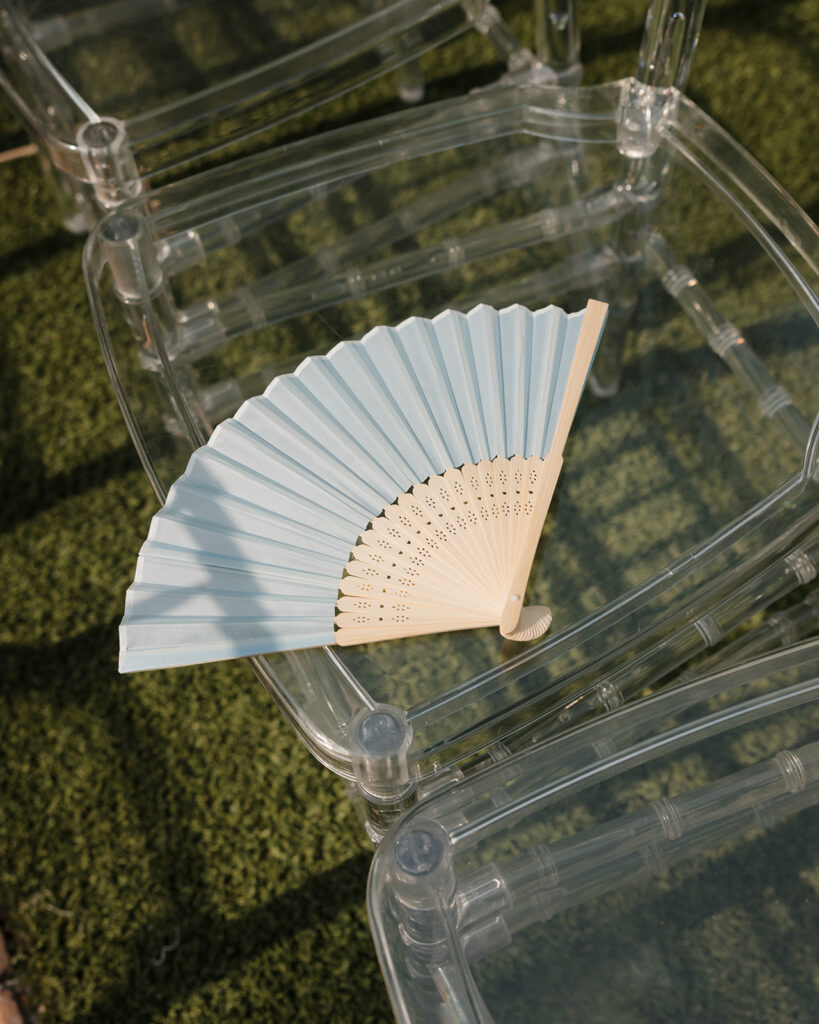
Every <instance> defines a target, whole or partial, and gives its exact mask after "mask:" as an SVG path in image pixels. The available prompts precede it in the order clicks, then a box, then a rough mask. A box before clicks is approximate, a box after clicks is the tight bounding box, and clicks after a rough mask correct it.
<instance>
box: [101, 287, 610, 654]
mask: <svg viewBox="0 0 819 1024" xmlns="http://www.w3.org/2000/svg"><path fill="white" fill-rule="evenodd" d="M605 316H606V306H605V305H604V304H602V303H599V302H595V301H593V300H592V301H590V302H589V304H588V306H587V308H586V310H585V311H582V312H580V313H573V314H571V315H567V314H566V313H564V312H563V311H562V310H560V309H558V308H556V307H554V306H550V307H548V308H546V309H543V310H540V311H538V312H536V313H531V312H530V311H529V310H527V309H524V308H523V307H521V306H512V307H510V308H509V309H504V310H501V311H500V312H498V311H497V310H495V309H492V308H491V307H489V306H478V307H476V308H475V309H473V310H472V311H471V312H470V313H469V314H467V315H463V314H461V313H456V312H453V311H451V310H447V311H446V312H444V313H441V314H440V315H439V316H437V317H436V318H435V319H434V320H432V321H430V320H425V319H421V318H418V317H413V318H412V319H410V320H407V321H405V322H404V323H402V324H401V325H400V326H399V327H397V328H389V327H376V328H375V329H374V330H372V331H370V333H369V334H367V335H366V336H365V338H364V339H363V340H362V341H360V342H342V343H341V344H339V345H337V346H336V347H335V348H334V349H333V350H332V351H331V352H330V353H329V354H328V355H327V356H320V357H313V358H309V359H307V360H305V362H304V363H302V364H301V366H300V367H299V368H298V370H297V371H296V372H295V373H294V374H290V375H287V376H282V377H277V378H276V379H275V380H274V381H273V382H272V384H271V385H270V386H269V387H268V388H267V390H266V391H265V392H264V394H262V395H260V396H258V397H256V398H253V399H250V400H249V401H248V402H245V404H244V405H243V406H242V407H241V408H240V409H239V411H238V412H237V413H236V415H235V416H234V417H233V418H232V419H230V420H227V421H225V422H224V423H222V424H220V426H218V427H217V428H216V430H215V431H214V433H213V436H212V437H211V439H210V441H209V442H208V444H207V445H206V446H204V447H203V448H200V449H199V450H198V451H197V452H195V453H194V454H193V456H192V457H191V460H190V462H189V464H188V467H187V469H186V471H185V473H184V474H183V476H182V477H180V478H179V480H177V481H176V483H175V484H174V485H173V487H172V488H171V490H170V493H169V494H168V500H167V503H166V505H165V507H164V508H163V509H162V510H161V511H160V512H159V513H157V515H156V516H154V518H153V521H152V523H151V528H150V531H149V534H148V539H147V540H146V542H145V544H144V545H143V547H142V550H141V552H140V555H139V558H138V561H137V568H136V574H135V579H134V583H133V584H132V585H131V587H130V588H129V590H128V593H127V595H126V603H125V616H124V618H123V622H122V625H121V627H120V669H121V670H122V671H134V670H138V669H148V668H162V667H171V666H174V665H183V664H193V663H197V662H204V661H215V660H220V659H223V658H235V657H241V656H246V655H253V654H263V653H268V652H273V651H279V650H291V649H294V648H299V647H313V646H319V645H323V644H331V643H339V644H353V643H363V642H367V641H372V640H383V639H391V638H396V637H401V636H413V635H417V634H420V633H430V632H442V631H445V630H451V629H466V628H474V627H478V626H500V629H501V632H503V634H504V635H505V636H512V637H515V638H517V639H532V638H534V637H536V636H539V635H541V634H542V633H543V632H544V631H545V630H546V629H547V628H548V625H549V621H550V618H551V616H550V613H549V611H548V609H546V608H534V609H521V605H522V598H523V593H524V591H525V589H526V581H527V579H528V576H529V571H530V569H531V564H532V561H533V559H534V554H535V549H536V546H537V541H538V538H539V536H540V534H541V531H542V528H543V521H544V519H545V516H546V512H547V511H548V507H549V503H550V501H551V497H552V494H553V491H554V487H555V484H556V482H557V478H558V475H559V473H560V467H561V465H562V452H563V448H564V445H565V442H566V437H567V435H568V432H569V428H570V426H571V422H572V419H573V417H574V413H575V410H576V408H577V404H578V402H579V400H580V395H581V393H582V390H583V386H584V384H585V381H586V377H587V375H588V372H589V368H590V366H591V362H592V359H593V357H594V353H595V351H596V348H597V344H598V341H599V337H600V334H601V331H602V328H603V324H604V321H605Z"/></svg>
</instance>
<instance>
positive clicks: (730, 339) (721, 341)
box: [708, 324, 745, 359]
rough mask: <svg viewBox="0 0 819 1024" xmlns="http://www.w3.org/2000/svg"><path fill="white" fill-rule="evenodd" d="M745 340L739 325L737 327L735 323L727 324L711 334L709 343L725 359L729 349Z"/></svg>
mask: <svg viewBox="0 0 819 1024" xmlns="http://www.w3.org/2000/svg"><path fill="white" fill-rule="evenodd" d="M744 340H745V339H744V338H743V337H742V332H741V331H740V330H739V328H738V327H735V326H734V324H725V325H724V326H722V327H720V328H719V330H717V331H714V332H713V333H712V334H710V335H709V338H708V344H709V345H710V346H711V348H712V349H713V350H714V351H715V352H716V354H717V355H718V356H719V357H720V359H724V358H725V355H726V353H727V352H728V350H729V349H732V348H733V347H734V345H741V344H743V342H744Z"/></svg>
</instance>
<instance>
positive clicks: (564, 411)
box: [499, 299, 609, 636]
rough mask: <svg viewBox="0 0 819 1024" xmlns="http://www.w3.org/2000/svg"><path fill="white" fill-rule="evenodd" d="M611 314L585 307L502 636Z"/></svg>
mask: <svg viewBox="0 0 819 1024" xmlns="http://www.w3.org/2000/svg"><path fill="white" fill-rule="evenodd" d="M608 311H609V307H608V305H607V304H606V303H605V302H598V301H597V299H589V301H588V303H587V304H586V312H585V315H584V316H583V324H582V326H581V328H580V334H579V336H578V339H577V348H576V350H575V352H576V355H575V359H574V362H573V364H572V369H571V374H570V376H569V380H568V383H567V385H566V393H565V396H564V398H563V405H562V408H561V411H560V416H559V417H558V421H557V426H556V429H555V436H554V441H553V443H552V449H551V451H550V452H549V454H548V455H547V456H546V467H544V472H543V474H542V477H541V479H539V480H538V487H537V493H536V494H535V501H534V512H533V514H532V518H531V519H530V520H529V526H528V529H527V531H526V538H525V540H524V543H523V545H522V547H521V553H520V558H519V560H518V564H517V567H516V568H515V573H514V576H513V577H512V585H511V587H510V590H509V595H508V596H507V598H506V604H505V605H504V608H503V612H502V613H501V619H500V627H499V628H500V632H501V634H502V635H503V636H506V635H507V634H510V633H513V632H514V631H515V627H516V626H517V624H518V620H519V619H520V613H521V611H522V609H523V595H524V593H525V591H526V585H527V583H528V581H529V573H530V572H531V571H532V562H533V561H534V560H535V552H536V551H537V545H538V541H539V540H540V536H541V534H542V533H543V524H544V523H545V521H546V514H547V512H548V511H549V505H550V504H551V502H552V495H553V494H554V490H555V487H556V486H557V478H558V477H559V476H560V470H561V467H562V466H563V449H564V447H565V445H566V439H567V437H568V436H569V430H570V428H571V425H572V420H573V419H574V414H575V412H576V411H577V406H578V404H579V403H580V396H581V394H582V393H583V388H584V386H585V384H586V378H587V376H588V373H589V367H590V366H591V361H592V357H593V356H594V353H595V351H596V350H597V342H598V339H599V338H600V334H601V332H602V330H603V327H604V325H605V323H606V316H607V315H608Z"/></svg>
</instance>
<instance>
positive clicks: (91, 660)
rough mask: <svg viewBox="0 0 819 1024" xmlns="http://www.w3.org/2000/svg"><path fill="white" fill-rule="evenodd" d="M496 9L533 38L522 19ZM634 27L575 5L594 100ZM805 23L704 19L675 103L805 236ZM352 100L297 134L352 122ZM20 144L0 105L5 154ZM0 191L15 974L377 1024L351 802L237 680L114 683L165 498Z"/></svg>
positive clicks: (39, 224) (127, 993)
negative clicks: (783, 203) (136, 581)
mask: <svg viewBox="0 0 819 1024" xmlns="http://www.w3.org/2000/svg"><path fill="white" fill-rule="evenodd" d="M501 6H502V9H503V10H504V11H505V12H508V16H509V19H510V21H511V22H512V23H513V25H514V26H515V28H516V29H517V30H518V31H519V32H520V34H521V35H522V36H523V37H524V38H525V39H526V40H527V41H530V42H531V41H532V39H533V31H532V27H531V24H530V20H529V5H528V4H527V3H524V2H522V0H516V2H514V3H508V4H501ZM644 9H645V4H644V2H643V0H597V2H589V0H586V2H581V28H582V32H583V37H584V43H583V52H584V60H585V68H586V71H585V80H586V81H587V82H589V83H591V82H601V81H605V80H608V79H612V78H616V77H620V76H622V75H625V74H628V73H629V72H631V71H632V70H633V68H634V65H635V60H636V53H637V47H638V44H639V38H640V31H641V23H642V18H643V14H644ZM817 24H819V3H817V0H779V2H776V3H771V2H770V0H750V2H740V0H722V2H717V0H715V2H713V3H712V4H711V5H710V7H709V10H708V12H707V13H706V19H705V26H704V31H703V36H702V39H701V43H700V48H699V51H698V53H697V57H696V60H695V64H694V68H693V73H692V77H691V81H690V86H689V89H688V92H689V94H690V95H691V96H692V98H693V99H694V100H695V101H696V102H698V103H699V104H700V105H701V106H702V107H703V108H704V109H705V110H706V111H708V112H709V113H711V114H712V115H713V116H714V117H715V118H716V119H717V120H718V121H719V122H720V123H721V124H722V125H723V126H724V127H726V128H727V129H728V130H729V131H730V132H731V133H732V134H733V135H734V136H735V137H736V138H737V139H738V140H739V141H740V142H741V143H742V144H743V145H744V146H745V147H746V148H747V149H749V150H750V152H751V153H753V154H754V155H755V156H756V157H757V158H758V159H759V160H760V161H761V163H762V164H763V165H764V166H765V167H766V168H767V169H768V170H769V171H771V173H772V174H773V175H774V177H776V178H777V179H778V180H779V181H780V182H781V183H782V185H783V186H784V187H785V188H786V189H787V190H788V191H789V192H790V193H791V195H792V196H793V197H794V198H795V199H796V200H797V202H799V203H800V204H801V205H803V206H804V207H805V208H806V209H807V210H808V212H809V213H811V214H812V215H813V216H814V217H816V216H817V214H819V207H817V199H819V192H818V191H817V180H816V175H815V154H816V139H817V136H819V96H817V88H816V80H815V67H816V55H817V28H816V26H817ZM478 42H479V43H480V40H479V41H478ZM427 63H428V70H429V72H430V76H431V78H432V84H431V87H430V94H431V96H432V97H433V98H442V97H444V96H447V95H455V94H457V93H458V92H459V91H463V90H465V89H467V88H469V87H471V86H473V85H476V84H482V83H485V82H486V81H488V80H490V79H491V77H492V74H493V73H494V70H495V69H494V68H493V66H492V64H491V60H490V58H489V57H488V55H487V51H486V49H485V48H484V47H483V44H481V45H478V43H475V41H474V39H473V37H467V38H466V39H465V40H463V41H462V42H460V43H458V44H455V45H453V46H452V47H450V48H448V50H447V51H446V54H445V55H444V56H437V55H433V56H432V57H431V58H430V60H429V61H428V62H427ZM387 92H388V91H385V93H384V96H385V98H384V100H383V102H382V103H381V108H380V109H388V108H391V107H393V106H395V105H396V104H395V101H394V100H392V99H391V98H389V96H388V95H387ZM368 96H369V101H370V106H367V104H366V103H364V102H363V101H359V100H358V99H356V98H355V97H348V98H346V99H345V100H343V101H342V102H339V103H337V104H335V105H334V106H333V107H331V108H329V110H326V111H323V112H320V113H316V114H315V115H312V120H311V117H305V118H303V119H302V121H301V123H300V130H302V131H308V130H310V128H311V126H312V127H313V128H315V127H317V126H323V125H326V124H334V125H335V124H341V123H345V122H348V121H351V120H353V119H354V118H356V117H359V116H362V112H365V113H366V112H369V111H370V110H371V105H372V104H371V101H372V98H373V96H375V97H376V98H378V96H380V93H378V92H377V91H375V92H373V91H370V92H369V93H368ZM23 141H25V140H24V136H23V133H22V132H21V130H20V129H19V127H18V126H17V125H16V123H15V122H14V120H13V118H12V117H11V115H10V114H8V113H7V112H5V111H3V113H2V116H0V149H8V148H10V147H12V146H14V145H19V144H20V143H22V142H23ZM210 162H211V163H213V162H214V161H213V158H210ZM0 196H2V202H3V216H2V218H0V315H2V324H3V326H2V329H0V367H2V371H1V372H0V482H1V486H2V490H1V491H0V495H1V496H2V497H1V499H0V581H2V587H1V588H0V631H1V632H0V702H1V703H0V757H2V774H0V785H1V786H2V796H0V927H2V930H3V931H4V932H5V933H6V935H7V937H8V939H9V942H10V944H11V948H12V952H13V957H14V969H15V973H16V976H17V977H18V978H19V979H20V981H21V982H22V984H23V986H24V987H25V989H26V990H27V992H28V998H29V1001H30V1005H31V1006H32V1007H33V1008H37V1007H40V1009H39V1016H40V1018H41V1020H42V1021H43V1022H57V1021H65V1022H69V1021H70V1022H82V1024H92V1022H99V1024H101V1022H111V1021H139V1022H142V1021H146V1022H147V1021H150V1022H160V1021H162V1022H179V1024H181V1022H186V1024H192V1022H203V1021H224V1020H241V1021H243V1022H247V1024H255V1022H262V1021H264V1022H270V1021H290V1020H303V1021H323V1020H329V1021H356V1022H365V1021H385V1020H390V1019H391V1012H390V1007H389V1003H388V1000H387V996H386V992H385V989H384V986H383V983H382V981H381V978H380V974H379V970H378V965H377V963H376V959H375V954H374V950H373V947H372V943H371V939H370V935H369V931H368V927H367V920H366V914H365V910H364V893H365V884H366V876H367V870H368V866H369V861H370V856H371V853H370V850H369V849H368V846H367V843H366V842H365V841H364V839H363V835H362V830H361V828H360V826H359V824H358V822H357V819H356V818H355V814H354V812H353V810H352V807H351V805H350V803H349V802H348V800H347V799H346V797H345V793H344V787H343V785H342V783H341V782H340V781H339V780H338V779H336V778H335V777H334V776H333V775H331V774H330V773H329V772H328V771H326V770H324V769H322V768H321V767H320V766H319V765H318V764H317V763H316V762H315V761H314V760H313V759H312V757H311V756H310V755H309V754H308V752H307V751H306V749H305V748H304V747H303V746H302V744H301V743H300V741H299V740H298V739H297V738H296V737H295V735H294V733H293V731H292V730H291V729H290V727H289V726H288V725H286V724H285V722H284V720H283V719H282V717H281V716H280V715H279V713H278V712H277V710H276V708H275V707H274V705H273V704H272V702H271V701H270V700H269V698H268V697H266V696H265V694H264V693H263V692H262V690H261V688H260V687H259V686H258V685H257V683H256V682H255V681H254V679H253V676H252V674H251V672H250V670H249V669H248V668H247V667H246V666H244V665H243V664H229V665H215V666H204V667H200V668H193V669H185V670H176V671H171V672H166V673H150V674H147V675H144V676H140V675H136V676H128V677H122V676H119V675H118V674H117V671H116V658H117V628H116V627H117V624H118V621H119V618H120V615H121V609H122V602H123V594H124V591H125V589H126V587H127V585H128V582H129V581H130V579H131V576H132V572H133V567H134V556H133V553H134V552H135V551H136V550H137V549H138V547H139V545H140V543H141V541H142V539H143V538H144V536H145V534H146V532H147V529H148V524H149V520H150V517H151V515H152V513H153V512H154V511H155V509H156V500H155V498H154V496H153V493H152V492H151V490H150V488H149V485H148V482H147V480H146V478H145V475H144V473H143V471H142V469H141V467H140V465H139V463H138V460H137V457H136V454H135V452H134V450H133V448H132V445H131V442H130V440H129V438H128V435H127V433H126V430H125V427H124V425H123V422H122V420H121V417H120V413H119V409H118V407H117V405H116V402H115V400H114V397H113V393H112V391H111V387H110V384H109V381H108V378H107V375H106V372H105V369H104V367H103V363H102V359H101V356H100V352H99V348H98V343H97V339H96V336H95V334H94V329H93V326H92V324H91V319H90V316H89V312H88V307H87V302H86V298H85V290H84V285H83V281H82V274H81V267H80V256H81V248H82V241H81V240H80V239H77V238H74V237H72V236H71V235H69V234H68V233H67V232H65V231H64V230H63V229H62V228H61V227H60V224H59V216H58V212H57V209H56V205H55V204H54V202H53V200H52V196H51V192H50V190H49V187H48V185H47V184H46V181H45V179H44V178H43V177H42V175H41V173H40V171H39V169H38V167H37V164H36V162H35V161H34V160H23V161H18V162H16V163H10V164H5V165H2V166H0Z"/></svg>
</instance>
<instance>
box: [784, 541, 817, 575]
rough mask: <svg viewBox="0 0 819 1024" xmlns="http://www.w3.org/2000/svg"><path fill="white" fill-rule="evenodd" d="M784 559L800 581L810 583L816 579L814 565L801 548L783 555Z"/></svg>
mask: <svg viewBox="0 0 819 1024" xmlns="http://www.w3.org/2000/svg"><path fill="white" fill-rule="evenodd" d="M784 561H785V565H787V567H788V568H789V569H790V570H791V572H793V573H794V575H795V576H796V578H797V579H798V580H799V582H800V583H810V582H811V581H812V580H815V579H816V565H815V563H814V561H813V559H812V558H811V557H810V555H808V554H806V552H804V551H803V550H802V549H801V548H797V549H796V551H791V553H790V554H789V555H786V556H785V559H784Z"/></svg>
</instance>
